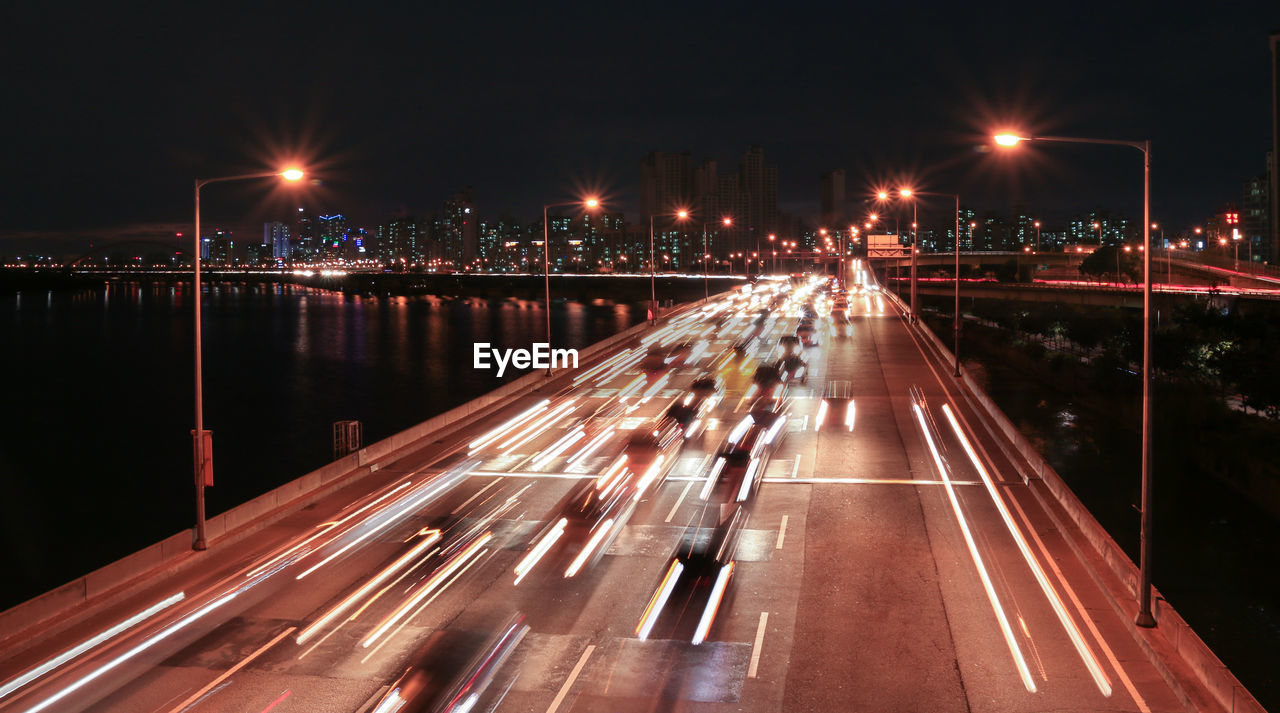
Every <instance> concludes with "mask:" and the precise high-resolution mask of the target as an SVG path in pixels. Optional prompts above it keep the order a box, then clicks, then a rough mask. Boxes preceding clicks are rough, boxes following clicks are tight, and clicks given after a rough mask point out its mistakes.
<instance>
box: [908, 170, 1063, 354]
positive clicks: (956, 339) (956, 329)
mask: <svg viewBox="0 0 1280 713" xmlns="http://www.w3.org/2000/svg"><path fill="white" fill-rule="evenodd" d="M898 195H901V196H902V197H903V198H912V197H914V196H936V197H938V198H951V199H953V200H954V201H955V203H956V205H955V231H956V304H955V314H954V315H953V316H952V325H951V331H952V332H953V342H952V356H953V357H954V358H955V376H957V377H958V376H960V194H958V193H933V192H929V191H913V190H911V189H910V188H903V189H900V190H899V191H898ZM911 205H912V218H913V220H912V222H911V225H912V227H913V228H914V226H915V224H916V223H915V220H914V218H915V201H914V200H912V202H911ZM1036 225H1039V223H1037V224H1036ZM969 227H970V229H971V230H972V229H973V228H976V227H978V224H977V223H970V224H969ZM913 232H914V231H913ZM911 242H912V245H911V312H912V315H913V318H914V314H915V311H916V307H915V297H916V248H915V239H914V238H912V241H911Z"/></svg>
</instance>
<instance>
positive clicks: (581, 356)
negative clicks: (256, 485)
mask: <svg viewBox="0 0 1280 713" xmlns="http://www.w3.org/2000/svg"><path fill="white" fill-rule="evenodd" d="M696 304H699V303H690V304H688V305H684V306H682V307H677V308H675V309H674V310H671V312H679V311H682V310H684V309H688V308H690V307H692V306H694V305H696ZM648 329H649V324H648V322H641V323H640V324H637V325H635V326H634V327H631V328H630V329H627V330H624V331H622V332H619V333H618V334H615V335H613V336H611V337H608V338H606V339H603V340H601V341H599V342H596V343H594V344H592V345H590V346H587V347H584V348H582V349H580V350H578V364H579V367H580V369H581V368H586V367H587V366H588V365H589V364H590V362H591V361H592V360H593V359H595V358H596V357H597V356H599V355H601V354H603V353H605V352H607V351H608V350H610V349H612V348H613V347H616V346H618V345H619V344H623V343H625V342H627V341H629V340H632V339H635V338H637V337H639V336H640V335H641V334H642V333H644V332H645V331H646V330H648ZM547 383H549V382H548V379H547V377H546V375H545V374H544V373H543V372H541V371H537V372H531V373H528V374H525V375H524V376H521V377H519V378H517V379H515V380H513V381H511V382H509V383H506V384H503V385H502V386H499V387H498V388H497V389H494V390H493V391H491V392H489V393H487V394H485V395H484V396H480V397H478V398H476V399H473V400H471V401H468V402H467V403H465V404H462V405H460V406H457V407H455V408H452V409H449V410H448V411H445V412H444V413H441V414H439V415H436V416H434V417H432V418H429V419H427V420H426V421H424V422H422V423H420V424H418V425H416V426H412V427H410V428H407V429H405V430H403V431H400V432H399V433H396V434H394V435H391V436H388V437H387V438H384V439H382V440H380V441H378V442H376V443H373V444H370V445H369V446H367V447H365V448H362V449H360V450H359V451H357V452H356V453H352V454H350V455H348V456H345V457H343V458H339V459H338V460H335V461H333V462H332V463H329V464H328V465H325V466H323V467H321V468H318V469H316V470H313V471H311V472H310V473H307V474H306V475H303V476H302V477H300V478H297V479H295V480H292V481H290V482H288V483H285V484H284V485H281V486H280V487H278V488H275V489H274V490H271V491H269V492H267V493H264V494H262V495H260V496H258V497H256V498H254V499H253V500H250V501H249V502H246V503H244V504H243V505H238V506H236V507H234V508H232V509H230V510H228V511H226V512H224V513H221V514H219V515H215V516H213V517H210V518H208V520H206V522H205V537H206V539H207V541H208V542H209V546H210V548H214V547H223V546H227V545H229V544H233V543H234V542H236V541H238V540H240V539H243V538H245V537H247V536H249V535H250V534H253V533H254V532H257V531H259V530H262V529H263V528H265V527H268V526H269V525H271V524H272V523H273V522H275V521H277V520H279V519H280V518H281V517H284V516H285V515H288V514H289V513H291V512H296V511H297V510H300V509H302V508H304V507H306V506H307V505H310V504H311V503H313V502H316V501H318V500H320V499H321V498H323V497H325V496H327V495H328V494H329V493H332V492H333V491H335V490H337V489H339V488H342V487H346V486H347V485H350V484H352V483H355V482H357V481H358V480H360V478H362V477H364V476H366V475H368V474H370V473H373V472H375V471H376V470H377V469H378V466H379V465H381V464H383V463H385V462H389V461H390V460H394V459H397V458H399V457H401V456H403V455H405V454H406V453H407V449H411V448H414V447H416V446H418V445H421V444H422V442H423V441H425V440H426V439H427V438H428V437H435V436H438V435H440V434H441V433H443V432H444V431H445V429H449V428H450V427H464V426H466V425H468V424H469V423H471V422H473V421H474V420H475V419H476V418H479V417H481V416H482V415H484V414H487V412H490V411H494V410H497V408H499V407H500V406H501V405H503V404H505V403H506V402H507V401H509V400H512V399H515V398H518V397H520V396H523V395H525V394H528V393H530V392H532V391H534V390H536V389H537V388H539V387H541V386H543V385H545V384H547ZM193 537H194V533H193V532H192V530H190V529H187V530H182V531H181V532H178V533H176V534H174V535H172V536H170V537H168V538H167V539H165V540H163V541H161V542H157V543H156V544H154V545H151V546H150V547H146V548H144V549H141V550H138V551H137V552H134V553H133V554H131V555H128V556H126V557H124V558H122V559H119V560H117V561H115V562H112V563H111V564H108V565H105V566H103V567H101V568H99V569H96V570H94V571H93V572H90V573H89V574H87V575H85V576H84V577H81V578H79V579H76V580H74V581H71V582H68V583H67V584H64V585H62V586H61V587H58V588H57V589H53V590H51V591H49V592H46V593H44V594H42V595H40V596H38V597H36V598H34V599H30V600H28V601H26V602H23V603H22V604H18V605H16V606H14V607H12V608H10V609H8V610H6V611H3V612H0V648H3V647H5V646H6V645H7V644H8V643H9V642H10V641H12V640H14V639H16V638H18V637H19V636H20V635H22V634H23V633H25V632H27V631H30V630H32V629H35V628H36V627H40V626H43V625H45V624H46V623H47V622H49V621H50V620H52V619H54V618H55V617H59V616H63V615H67V614H71V617H69V618H67V619H66V622H64V623H66V624H70V623H74V622H75V621H76V618H75V616H76V613H75V612H74V611H73V610H76V609H77V608H78V607H82V606H83V605H85V604H86V603H88V602H90V601H94V603H95V604H109V603H110V602H111V601H114V600H117V599H119V598H121V597H123V596H125V594H126V593H127V591H128V588H129V586H130V585H133V584H138V583H140V582H141V580H143V579H145V577H146V576H147V575H150V574H154V573H155V572H156V571H157V570H159V569H161V568H169V567H177V566H180V565H181V564H182V563H183V561H184V560H186V559H189V558H190V557H192V556H193V555H194V553H193V552H192V550H191V543H192V539H193Z"/></svg>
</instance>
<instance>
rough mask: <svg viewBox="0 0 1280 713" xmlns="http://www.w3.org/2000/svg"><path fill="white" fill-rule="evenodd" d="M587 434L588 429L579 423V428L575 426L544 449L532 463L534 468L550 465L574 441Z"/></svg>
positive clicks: (540, 468) (539, 468) (538, 468)
mask: <svg viewBox="0 0 1280 713" xmlns="http://www.w3.org/2000/svg"><path fill="white" fill-rule="evenodd" d="M586 435H587V432H586V430H585V429H584V428H583V427H582V425H581V424H579V425H578V427H577V428H574V429H573V430H572V431H569V432H568V433H567V434H565V435H563V436H561V437H560V440H558V441H556V442H555V443H553V444H551V447H550V448H548V449H547V450H545V451H543V452H542V454H541V455H539V456H538V457H537V458H534V459H533V463H532V466H533V469H534V470H542V468H543V466H547V465H550V464H551V461H553V460H555V459H556V457H557V456H559V455H560V454H561V453H563V452H565V451H566V450H568V449H569V446H572V445H573V444H574V443H577V442H578V441H579V440H581V439H582V438H584V437H586Z"/></svg>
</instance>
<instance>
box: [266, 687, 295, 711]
mask: <svg viewBox="0 0 1280 713" xmlns="http://www.w3.org/2000/svg"><path fill="white" fill-rule="evenodd" d="M292 695H293V689H292V688H290V689H289V690H287V691H285V692H284V693H281V694H280V697H279V698H277V699H275V700H274V701H272V702H271V705H269V706H267V707H266V708H263V709H262V713H270V711H271V709H272V708H275V707H276V706H278V705H280V704H281V703H283V702H284V699H286V698H288V697H289V696H292Z"/></svg>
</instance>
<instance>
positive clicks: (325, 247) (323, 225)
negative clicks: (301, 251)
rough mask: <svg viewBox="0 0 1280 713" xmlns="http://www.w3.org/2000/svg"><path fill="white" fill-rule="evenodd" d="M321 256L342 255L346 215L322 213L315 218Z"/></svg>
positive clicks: (345, 231)
mask: <svg viewBox="0 0 1280 713" xmlns="http://www.w3.org/2000/svg"><path fill="white" fill-rule="evenodd" d="M316 230H317V234H318V235H317V237H318V239H319V245H320V256H321V257H322V258H338V257H342V255H343V253H344V252H345V243H346V241H347V217H346V216H345V215H343V214H341V213H336V214H334V215H322V216H320V217H319V218H317V220H316Z"/></svg>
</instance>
